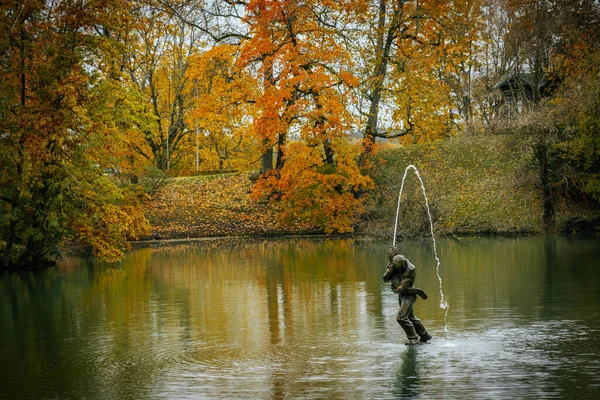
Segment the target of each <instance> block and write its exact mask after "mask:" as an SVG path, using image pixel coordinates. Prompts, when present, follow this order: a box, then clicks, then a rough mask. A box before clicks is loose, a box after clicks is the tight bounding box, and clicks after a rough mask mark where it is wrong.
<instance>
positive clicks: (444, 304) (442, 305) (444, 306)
mask: <svg viewBox="0 0 600 400" xmlns="http://www.w3.org/2000/svg"><path fill="white" fill-rule="evenodd" d="M411 168H412V169H413V170H414V171H415V174H416V175H417V178H419V183H420V184H421V190H422V191H423V197H424V198H425V207H426V208H427V216H428V217H429V229H430V231H431V239H432V240H433V254H434V256H435V261H436V266H435V273H436V275H437V278H438V281H440V308H441V309H444V310H445V313H444V332H445V333H446V338H447V336H448V309H449V307H448V303H447V302H446V301H445V300H444V292H443V290H442V277H441V276H440V259H439V257H438V254H437V244H436V242H435V235H434V234H433V220H432V219H431V211H430V210H429V201H428V200H427V194H426V193H425V185H423V179H421V174H419V170H418V169H417V167H415V166H414V165H412V164H410V165H409V166H408V167H406V170H404V176H403V177H402V185H400V193H399V194H398V207H396V222H395V223H394V239H393V241H392V246H396V233H397V232H398V217H399V216H400V202H401V201H402V191H403V190H404V180H405V179H406V175H407V174H408V170H409V169H411Z"/></svg>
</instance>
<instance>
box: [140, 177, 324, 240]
mask: <svg viewBox="0 0 600 400" xmlns="http://www.w3.org/2000/svg"><path fill="white" fill-rule="evenodd" d="M251 190H252V182H251V180H250V178H249V177H248V174H230V175H221V176H213V177H186V178H175V179H172V180H170V181H169V182H168V183H167V184H166V185H165V186H163V187H162V188H161V189H159V190H158V192H157V193H156V194H155V195H154V196H153V199H152V201H151V202H150V203H149V204H148V205H147V208H146V216H147V217H148V219H149V220H150V223H151V225H152V232H153V233H154V234H156V235H158V236H159V237H160V238H161V239H175V238H188V237H189V238H195V237H210V236H248V235H265V236H269V235H284V234H310V233H319V232H318V231H316V229H315V228H313V227H311V226H307V225H301V224H295V225H291V226H282V225H281V224H280V223H279V221H278V220H277V215H276V211H275V210H274V209H273V208H272V207H271V206H269V205H268V204H264V203H257V202H255V201H253V200H252V199H251V198H250V192H251Z"/></svg>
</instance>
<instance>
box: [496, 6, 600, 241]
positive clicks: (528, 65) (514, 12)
mask: <svg viewBox="0 0 600 400" xmlns="http://www.w3.org/2000/svg"><path fill="white" fill-rule="evenodd" d="M598 11H599V10H598V7H597V6H596V5H595V4H594V2H593V1H582V2H578V3H577V4H574V3H572V2H568V1H563V0H520V1H517V0H515V1H509V2H507V4H506V8H505V12H506V14H507V16H508V21H509V25H508V30H507V31H506V34H505V36H504V38H503V45H504V46H505V48H506V53H507V55H508V56H509V57H510V62H509V66H510V68H509V70H508V71H507V75H506V76H505V77H503V78H502V79H501V80H500V84H501V85H503V86H507V87H508V88H509V90H506V89H504V92H505V94H507V95H508V96H506V97H505V98H506V99H507V101H510V100H514V99H515V97H516V96H518V97H519V98H520V101H519V102H518V103H515V102H514V101H513V102H512V103H508V105H509V106H510V107H512V108H513V110H512V114H507V115H506V118H505V122H508V124H507V125H508V126H511V127H513V128H515V129H516V130H517V131H518V132H521V133H523V136H522V137H521V138H519V141H520V142H522V143H524V144H528V145H529V147H530V149H531V152H532V155H533V157H534V159H535V163H536V164H537V167H538V171H539V177H540V181H539V182H540V189H541V193H542V199H543V204H544V209H543V223H544V227H545V229H546V230H548V231H550V230H552V229H553V227H554V217H555V205H554V198H555V194H554V193H553V186H555V182H557V181H560V180H561V178H560V176H559V174H558V172H559V171H561V170H563V168H562V167H561V165H563V162H564V160H561V159H560V158H559V157H557V155H558V154H557V152H556V147H557V145H560V143H562V142H564V141H565V140H568V138H569V136H570V129H569V124H564V123H563V122H564V121H563V120H562V118H559V116H558V114H557V113H560V112H559V111H558V110H560V109H561V108H562V105H561V104H560V103H561V100H560V96H557V94H558V93H560V92H561V90H562V88H563V86H565V83H567V82H569V81H572V80H573V79H577V77H576V76H573V75H572V71H574V70H569V68H568V67H569V66H570V65H572V64H573V63H575V62H576V61H577V59H578V58H580V57H583V58H584V59H586V58H587V57H586V55H584V53H583V52H577V51H574V50H576V49H581V48H582V47H583V48H586V49H588V50H590V54H594V53H595V52H594V51H593V49H594V48H595V47H596V46H597V45H598V31H597V22H598ZM575 70H576V69H575ZM570 71H571V72H570ZM498 86H500V85H497V87H498ZM511 104H512V105H511ZM515 107H516V108H515Z"/></svg>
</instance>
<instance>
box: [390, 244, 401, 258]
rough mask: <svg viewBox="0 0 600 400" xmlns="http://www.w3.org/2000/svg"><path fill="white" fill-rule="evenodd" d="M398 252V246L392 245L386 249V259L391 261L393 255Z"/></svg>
mask: <svg viewBox="0 0 600 400" xmlns="http://www.w3.org/2000/svg"><path fill="white" fill-rule="evenodd" d="M398 254H400V251H398V248H397V247H396V246H392V247H390V248H389V249H388V259H389V261H390V262H392V260H393V258H394V256H397V255H398Z"/></svg>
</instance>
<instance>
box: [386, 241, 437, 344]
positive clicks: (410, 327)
mask: <svg viewBox="0 0 600 400" xmlns="http://www.w3.org/2000/svg"><path fill="white" fill-rule="evenodd" d="M388 256H389V260H390V262H389V264H388V266H387V271H386V272H385V274H384V275H383V281H384V282H391V283H392V291H393V292H394V293H398V300H399V302H400V311H399V312H398V315H397V316H396V321H398V323H399V324H400V326H401V327H402V329H404V332H406V336H407V337H408V342H407V343H406V344H407V345H414V344H418V343H419V342H423V343H425V342H427V341H428V340H429V339H431V335H430V334H428V333H427V330H426V329H425V327H424V326H423V324H422V323H421V320H420V319H419V318H417V317H416V316H415V314H414V311H413V307H414V304H415V302H416V301H417V296H420V297H421V298H422V299H423V300H425V299H427V294H425V292H424V291H423V290H422V289H419V288H416V287H414V286H413V285H414V283H415V277H416V272H415V266H414V265H413V264H411V262H410V261H408V259H407V258H406V257H404V256H403V255H401V254H398V249H396V248H395V247H392V248H390V250H389V251H388Z"/></svg>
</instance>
